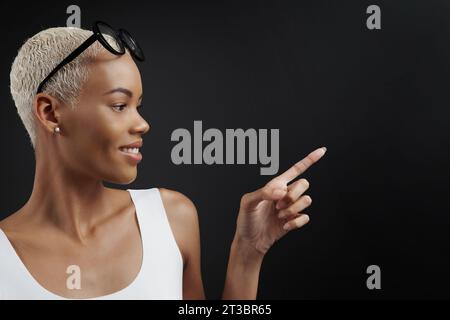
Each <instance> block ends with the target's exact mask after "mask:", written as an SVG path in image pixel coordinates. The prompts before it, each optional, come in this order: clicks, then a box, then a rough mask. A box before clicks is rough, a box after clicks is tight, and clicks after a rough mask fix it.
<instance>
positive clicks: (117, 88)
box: [0, 22, 326, 299]
mask: <svg viewBox="0 0 450 320" xmlns="http://www.w3.org/2000/svg"><path fill="white" fill-rule="evenodd" d="M133 57H134V58H135V59H137V60H144V55H143V52H142V50H141V49H140V48H139V46H138V44H137V43H136V42H135V41H134V39H133V38H132V37H131V36H130V34H129V33H128V32H126V31H125V30H119V31H118V32H117V31H114V30H113V29H112V28H111V27H110V26H109V25H107V24H106V23H102V22H97V23H96V24H95V25H94V28H93V31H87V30H82V29H78V28H50V29H47V30H44V31H42V32H40V33H38V34H36V35H35V36H33V37H32V38H30V39H28V40H27V41H26V42H25V43H24V45H23V46H22V47H21V49H20V50H19V53H18V55H17V57H16V58H15V60H14V63H13V65H12V70H11V93H12V96H13V98H14V101H15V104H16V107H17V109H18V113H19V116H20V118H21V119H22V121H23V123H24V126H25V128H26V130H27V131H28V134H29V136H30V139H31V143H32V146H33V148H34V150H35V159H36V169H35V179H34V186H33V190H32V193H31V196H30V198H29V200H28V201H27V202H26V203H25V205H24V206H23V207H22V208H21V209H19V210H18V211H17V212H15V213H13V214H11V215H10V216H9V217H8V218H6V219H5V220H3V221H1V222H0V299H72V298H75V299H183V298H184V299H204V298H205V295H204V290H203V283H202V278H201V270H200V269H201V268H200V239H199V224H198V216H197V212H196V208H195V206H194V204H193V203H192V202H191V201H190V200H189V199H188V198H187V197H186V196H184V195H183V194H182V193H180V192H177V191H173V190H168V189H162V188H150V189H142V190H137V189H136V190H132V189H127V190H119V189H112V188H107V187H105V186H104V185H103V181H109V182H112V183H116V184H129V183H131V182H132V181H134V180H135V179H136V176H137V166H138V163H139V162H140V161H141V160H142V155H141V154H140V153H139V149H140V148H141V147H142V146H143V136H144V135H145V134H146V133H147V132H148V131H149V129H150V126H149V124H148V123H147V122H146V121H145V120H144V119H143V118H142V117H141V115H140V114H139V107H140V106H141V104H142V97H143V92H142V82H141V76H140V73H139V70H138V67H137V66H136V64H135V62H134V60H133ZM325 151H326V149H325V148H320V149H317V150H315V151H314V152H312V153H311V154H309V156H308V157H306V158H305V159H303V160H301V161H300V162H298V163H297V164H296V165H294V166H293V167H292V168H291V169H289V170H288V171H286V172H285V173H283V174H282V175H280V176H278V177H275V178H274V179H273V180H271V181H270V182H269V183H268V184H267V185H265V186H264V187H262V188H261V189H259V190H256V191H254V192H251V193H248V194H245V195H243V197H242V198H241V202H240V210H239V214H238V219H237V225H236V226H237V228H236V232H235V236H234V240H233V242H232V246H231V249H230V255H229V261H228V269H227V274H226V281H225V285H224V291H223V296H222V298H224V299H255V298H256V293H257V286H258V277H259V271H260V267H261V264H262V261H263V258H264V255H265V254H266V253H267V251H268V250H269V248H270V247H271V246H272V245H273V243H274V242H275V241H277V240H278V239H280V238H281V237H282V236H283V235H285V234H286V233H287V232H289V231H290V230H293V229H296V228H300V227H301V226H303V225H305V224H306V223H307V222H308V221H309V217H308V216H307V215H306V214H304V213H303V210H304V209H306V208H307V207H308V206H309V205H310V204H311V198H310V197H309V196H306V195H304V193H305V191H306V190H307V189H308V182H307V181H306V180H305V179H300V180H297V181H295V182H293V183H291V184H289V185H288V183H289V182H290V181H291V180H293V179H295V178H296V177H297V176H299V175H300V174H301V173H302V172H304V171H305V170H306V169H307V168H308V167H309V166H311V165H312V164H313V163H314V162H316V161H318V160H319V159H320V158H321V157H322V156H323V155H324V154H325Z"/></svg>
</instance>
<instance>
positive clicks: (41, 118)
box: [33, 93, 60, 133]
mask: <svg viewBox="0 0 450 320" xmlns="http://www.w3.org/2000/svg"><path fill="white" fill-rule="evenodd" d="M33 111H34V114H35V115H36V119H37V120H38V122H39V123H40V124H41V125H42V126H43V128H44V129H45V130H47V131H48V132H50V133H53V130H54V128H55V127H58V126H59V125H60V123H59V122H58V121H59V118H60V103H59V101H58V100H57V99H55V98H53V97H52V96H50V95H48V94H46V93H38V94H37V95H36V97H35V98H34V100H33Z"/></svg>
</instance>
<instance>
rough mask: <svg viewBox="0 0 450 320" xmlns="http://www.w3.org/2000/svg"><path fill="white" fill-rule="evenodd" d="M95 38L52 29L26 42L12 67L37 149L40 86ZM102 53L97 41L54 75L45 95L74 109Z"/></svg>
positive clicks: (13, 87) (13, 81) (17, 96)
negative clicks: (94, 61)
mask: <svg viewBox="0 0 450 320" xmlns="http://www.w3.org/2000/svg"><path fill="white" fill-rule="evenodd" d="M91 35H92V31H87V30H83V29H80V28H74V27H56V28H49V29H46V30H43V31H41V32H39V33H37V34H36V35H34V36H33V37H31V38H29V39H28V40H26V41H25V43H24V44H23V45H22V47H21V48H20V49H19V52H18V54H17V56H16V58H15V59H14V62H13V64H12V67H11V73H10V82H11V83H10V89H11V95H12V97H13V99H14V103H15V105H16V108H17V112H18V114H19V116H20V118H21V120H22V122H23V124H24V126H25V129H26V130H27V132H28V135H29V137H30V141H31V145H32V147H33V149H35V146H36V119H35V115H34V112H33V100H34V97H35V95H36V91H37V88H38V86H39V83H40V82H41V81H42V80H44V79H45V77H47V75H48V74H49V73H50V72H51V71H52V70H53V69H54V68H55V67H56V66H57V65H58V64H59V63H60V62H61V61H63V60H64V58H66V57H67V56H68V55H69V54H70V53H71V52H72V51H73V50H75V49H76V48H77V47H78V46H79V45H80V44H81V43H83V42H84V41H85V40H86V39H87V38H89V37H90V36H91ZM102 50H105V49H104V48H103V46H102V45H101V44H100V43H99V42H98V41H96V42H95V43H94V44H92V45H91V46H90V47H89V48H88V49H86V50H85V51H84V52H83V53H82V54H81V55H79V56H78V57H77V58H76V59H74V60H73V61H72V62H70V63H69V64H67V65H65V66H64V67H63V68H62V69H60V70H59V71H58V72H57V73H56V74H55V75H53V77H51V78H50V79H49V81H48V82H47V83H46V85H45V86H44V88H43V89H44V92H46V93H48V94H50V95H51V96H53V97H55V98H56V99H58V100H59V101H61V102H63V103H65V104H67V105H68V106H69V107H71V108H72V109H74V108H75V105H76V104H77V97H78V96H79V93H80V89H81V87H82V85H83V84H84V82H85V81H86V80H87V79H88V76H89V68H88V62H89V61H90V60H91V59H93V58H95V57H96V56H97V55H98V54H99V53H100V52H101V51H102Z"/></svg>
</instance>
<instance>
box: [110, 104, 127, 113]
mask: <svg viewBox="0 0 450 320" xmlns="http://www.w3.org/2000/svg"><path fill="white" fill-rule="evenodd" d="M126 106H127V105H126V104H119V105H115V106H113V108H114V110H118V109H120V108H126ZM122 111H123V109H122V110H118V111H117V112H122Z"/></svg>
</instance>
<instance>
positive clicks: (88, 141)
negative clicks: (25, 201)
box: [10, 28, 149, 183]
mask: <svg viewBox="0 0 450 320" xmlns="http://www.w3.org/2000/svg"><path fill="white" fill-rule="evenodd" d="M91 35H92V32H90V31H86V30H82V29H79V28H50V29H47V30H44V31H42V32H40V33H38V34H36V35H35V36H33V37H32V38H30V39H28V40H27V41H26V42H25V43H24V45H23V46H22V48H21V49H20V50H19V53H18V55H17V57H16V58H15V60H14V63H13V65H12V68H11V74H10V79H11V94H12V96H13V99H14V101H15V104H16V107H17V110H18V113H19V116H20V118H21V119H22V121H23V123H24V126H25V128H26V130H27V131H28V134H29V136H30V140H31V143H32V146H33V147H34V149H35V150H36V157H37V158H39V157H42V158H43V159H45V161H51V159H55V158H57V163H58V164H59V165H63V166H64V168H67V169H69V170H70V171H72V172H73V173H75V174H77V175H83V176H85V177H90V178H96V179H101V180H107V181H110V182H114V183H129V182H131V181H132V180H133V179H134V178H135V175H136V172H135V171H136V165H135V164H133V163H132V162H131V161H130V159H129V157H128V156H127V155H124V154H123V153H122V152H121V151H120V150H119V148H120V147H122V146H124V145H128V144H130V143H132V142H136V141H140V140H142V135H143V134H144V133H146V132H147V131H148V130H149V125H148V123H147V122H146V121H145V120H144V119H143V118H142V117H141V116H140V115H139V113H138V110H137V107H138V106H140V104H141V96H142V82H141V77H140V73H139V70H138V68H137V66H136V64H135V63H134V61H133V59H132V58H131V56H130V54H129V52H128V51H127V52H126V54H124V55H122V56H116V55H113V54H112V53H110V52H109V51H107V50H106V49H104V48H103V46H102V45H101V44H100V43H99V42H98V41H97V42H95V43H94V44H92V45H91V46H90V47H89V48H88V49H86V50H85V51H84V52H83V53H82V54H81V55H80V56H78V57H77V58H76V59H75V60H73V61H72V62H71V63H69V64H67V65H66V66H64V67H63V68H62V69H60V70H59V71H58V72H57V73H56V74H55V75H54V76H53V77H52V78H50V80H49V81H48V82H47V83H46V85H45V87H44V91H43V93H40V94H37V95H36V89H37V87H38V85H39V83H40V82H41V81H42V80H43V79H44V78H45V77H46V76H47V75H48V74H49V73H50V72H51V71H52V70H53V68H55V67H56V65H58V64H59V63H60V62H61V61H62V60H63V59H64V58H65V57H66V56H67V55H69V54H70V53H71V52H72V51H73V50H74V49H76V48H77V47H78V46H79V45H80V44H81V43H82V42H83V41H85V40H86V39H87V38H89V37H90V36H91ZM118 88H120V89H119V90H116V89H118ZM55 127H59V128H60V133H59V134H54V131H53V130H54V128H55Z"/></svg>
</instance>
